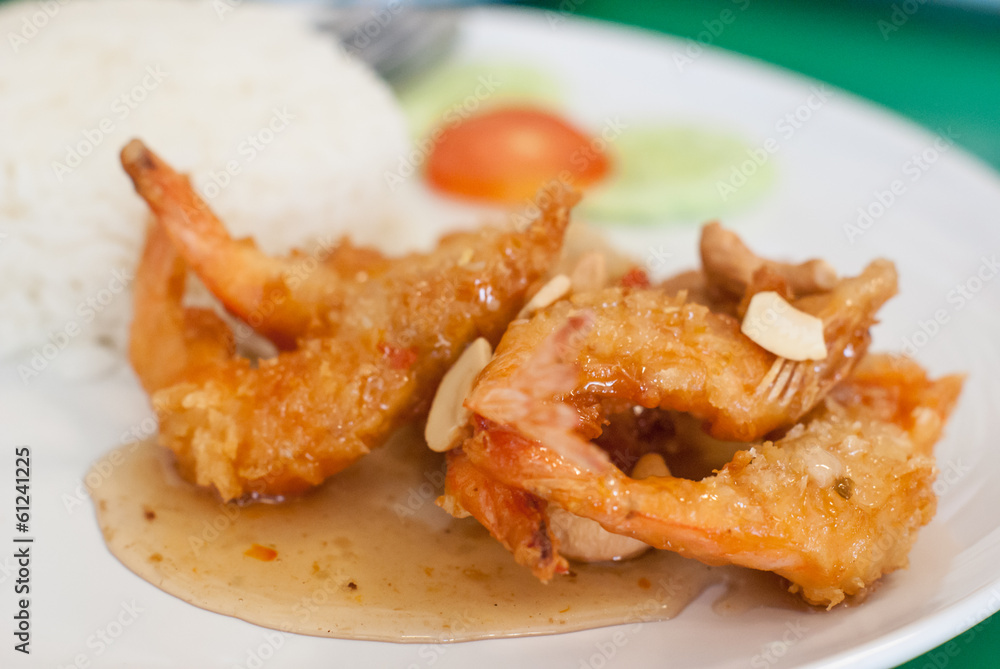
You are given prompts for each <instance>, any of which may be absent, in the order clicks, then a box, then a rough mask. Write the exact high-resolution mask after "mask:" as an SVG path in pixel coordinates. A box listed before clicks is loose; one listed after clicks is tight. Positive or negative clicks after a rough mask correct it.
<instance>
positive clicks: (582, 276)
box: [570, 251, 608, 293]
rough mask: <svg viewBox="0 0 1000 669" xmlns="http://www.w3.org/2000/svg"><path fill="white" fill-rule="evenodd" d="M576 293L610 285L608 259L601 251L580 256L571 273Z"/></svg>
mask: <svg viewBox="0 0 1000 669" xmlns="http://www.w3.org/2000/svg"><path fill="white" fill-rule="evenodd" d="M570 282H571V283H572V285H573V292H574V293H589V292H592V291H595V290H600V289H601V288H604V286H606V285H608V261H607V259H606V258H605V257H604V254H603V253H601V252H600V251H590V252H588V253H584V254H583V255H582V256H580V259H579V260H578V261H577V262H576V267H574V268H573V273H572V274H571V275H570Z"/></svg>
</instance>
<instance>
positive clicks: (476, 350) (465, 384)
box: [424, 337, 493, 453]
mask: <svg viewBox="0 0 1000 669" xmlns="http://www.w3.org/2000/svg"><path fill="white" fill-rule="evenodd" d="M492 357H493V348H492V347H491V346H490V343H489V342H488V341H486V340H485V339H483V338H482V337H480V338H479V339H477V340H476V341H474V342H472V343H471V344H470V345H469V347H468V348H467V349H465V351H463V352H462V355H460V356H459V357H458V360H456V361H455V364H454V365H452V366H451V369H449V370H448V372H447V373H446V374H445V375H444V378H442V379H441V385H439V386H438V389H437V392H436V393H435V394H434V400H433V401H432V402H431V410H430V413H428V414H427V426H426V427H425V428H424V439H426V440H427V445H428V446H429V447H430V449H431V450H432V451H437V452H438V453H444V452H445V451H450V450H451V449H453V448H455V447H456V446H458V445H459V444H461V442H462V439H463V437H464V436H465V426H466V424H467V423H468V422H469V415H470V412H469V410H468V409H466V408H465V407H464V406H463V403H464V402H465V398H466V397H467V396H468V395H469V391H471V390H472V383H473V382H474V381H475V380H476V376H477V375H478V374H479V372H481V371H483V368H484V367H486V364H487V363H488V362H489V361H490V358H492Z"/></svg>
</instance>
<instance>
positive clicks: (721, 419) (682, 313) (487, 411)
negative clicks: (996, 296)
mask: <svg viewBox="0 0 1000 669" xmlns="http://www.w3.org/2000/svg"><path fill="white" fill-rule="evenodd" d="M895 292H896V272H895V269H894V268H893V266H892V264H891V263H889V262H887V261H884V260H879V261H875V262H873V263H872V264H871V265H869V266H868V267H867V268H866V269H865V270H864V272H862V273H861V274H860V275H859V276H857V277H853V278H848V279H843V280H841V281H840V282H838V283H837V285H836V286H834V288H833V289H832V290H830V291H828V292H825V293H820V294H815V295H811V296H808V297H804V298H801V299H799V300H796V301H794V302H793V303H792V306H794V307H796V308H797V309H800V310H802V311H804V312H806V313H809V314H812V315H814V316H816V317H818V318H819V319H820V320H822V322H823V332H824V338H825V340H826V345H827V348H828V351H829V352H828V355H827V356H826V358H824V359H822V360H807V361H802V362H792V361H789V360H786V359H784V358H780V357H778V356H776V355H775V354H773V353H770V352H768V351H766V350H765V349H763V348H761V347H760V346H758V345H757V344H755V343H753V342H752V341H751V340H750V339H748V338H747V337H746V336H744V335H743V334H742V333H741V332H740V322H739V321H737V320H736V319H735V318H733V317H731V316H729V315H728V314H724V313H716V312H713V311H711V310H709V308H708V307H705V306H703V305H701V304H696V303H692V302H689V301H687V300H686V298H685V295H684V294H683V293H682V294H679V295H670V294H667V293H664V292H663V291H661V290H657V289H641V290H635V289H628V288H621V287H616V288H608V289H604V290H601V291H598V292H595V293H585V294H580V295H574V296H572V297H571V298H569V299H568V300H564V301H562V302H559V303H557V304H554V305H552V306H550V307H549V308H548V309H546V310H545V311H543V312H541V313H539V314H538V315H537V316H535V317H534V318H533V319H531V320H530V321H515V322H514V323H512V324H511V326H510V328H509V329H508V331H507V334H506V335H505V336H504V338H503V341H502V342H501V343H500V347H499V348H498V349H497V352H496V355H495V357H494V359H493V361H492V362H491V363H490V364H489V366H488V367H487V368H486V369H485V370H484V371H483V373H482V375H481V376H480V378H479V382H478V383H477V385H476V387H475V388H474V389H473V391H472V394H471V395H470V396H469V398H468V400H467V406H469V407H470V408H471V409H472V410H473V411H475V412H477V413H479V414H480V415H481V416H483V417H484V418H487V419H489V420H492V421H494V422H497V423H500V424H503V423H507V422H509V418H510V416H509V415H508V414H507V413H506V412H507V411H509V410H510V407H512V406H513V405H514V404H516V388H514V387H512V385H511V377H512V376H515V375H518V374H520V375H524V374H529V373H534V374H537V371H532V370H537V365H533V364H530V361H531V360H532V358H533V357H534V356H536V354H537V355H542V353H539V349H540V347H541V345H542V342H543V341H544V340H545V339H546V337H548V336H549V335H551V334H552V333H554V332H558V331H559V330H560V328H562V327H563V326H564V325H565V324H566V323H568V322H570V321H571V320H573V319H574V318H576V319H583V320H586V321H587V323H586V325H585V327H583V328H582V329H581V328H577V329H576V330H575V331H574V332H572V333H571V334H570V335H567V336H570V337H572V338H574V339H577V340H579V341H578V342H577V350H578V351H579V355H578V356H577V358H576V359H575V360H574V363H575V367H574V370H575V371H574V374H577V375H578V376H577V383H576V384H575V385H574V386H573V387H572V388H571V389H569V390H568V391H567V393H566V394H565V395H562V396H561V397H560V401H563V402H565V403H566V404H568V405H571V406H572V407H573V409H574V412H575V414H576V416H577V417H578V419H579V422H578V424H577V425H576V429H577V431H578V432H579V433H580V434H581V435H582V436H583V437H585V438H587V439H593V438H595V437H597V436H598V435H599V434H600V433H601V426H602V424H603V422H604V419H605V417H606V416H607V415H608V414H609V413H613V412H616V411H617V410H618V409H619V408H622V407H627V406H632V405H638V406H641V407H645V408H654V407H655V408H660V409H670V410H674V411H683V412H687V413H690V414H692V415H694V416H695V417H697V418H699V419H701V420H702V421H704V422H705V426H706V430H707V431H708V432H709V434H711V435H712V436H714V437H716V438H719V439H731V440H737V441H752V440H754V439H759V438H760V437H762V436H763V435H765V434H767V433H768V432H770V431H771V430H774V429H776V428H781V427H787V426H789V425H791V424H792V423H794V422H795V421H796V420H797V419H798V418H800V417H801V416H802V415H804V414H805V413H806V412H807V411H809V410H810V409H811V408H812V407H813V406H814V405H815V404H816V402H817V401H819V400H820V399H821V398H822V397H823V396H824V395H825V394H826V392H827V391H828V390H829V389H830V388H831V387H833V385H834V384H836V383H837V382H838V381H839V380H841V379H842V378H844V377H845V376H846V375H847V374H848V372H849V371H850V369H851V367H852V366H853V365H854V363H855V362H856V361H857V359H858V358H859V357H860V356H861V355H863V354H864V352H865V351H866V350H867V348H868V344H869V341H870V336H869V333H868V328H869V326H870V325H871V324H872V323H873V322H874V320H875V313H876V311H877V310H878V308H879V307H881V306H882V304H883V303H884V302H885V301H886V300H888V299H889V298H890V297H892V296H893V295H894V294H895ZM583 315H585V316H583ZM538 383H540V382H539V381H538V380H535V381H532V382H530V383H526V384H524V385H525V386H531V387H537V386H538ZM501 396H503V397H502V398H501ZM521 399H522V400H523V401H525V402H528V401H531V398H528V397H526V396H525V397H522V398H521ZM563 454H564V455H568V456H569V457H572V454H571V453H563ZM581 456H582V457H589V456H587V455H585V454H581Z"/></svg>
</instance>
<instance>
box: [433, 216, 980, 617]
mask: <svg viewBox="0 0 1000 669" xmlns="http://www.w3.org/2000/svg"><path fill="white" fill-rule="evenodd" d="M706 230H707V232H708V233H710V234H709V236H710V237H711V236H714V237H715V238H719V236H720V229H719V228H717V227H714V226H710V227H709V228H707V229H706ZM723 237H724V241H726V244H727V245H729V246H732V245H733V243H735V242H733V239H734V238H733V237H732V236H731V235H728V234H727V235H724V236H723ZM736 242H738V239H737V240H736ZM738 246H739V247H740V248H741V249H743V250H744V251H746V253H744V255H745V256H746V255H747V254H748V253H749V251H748V250H746V247H745V246H742V242H738ZM709 247H711V244H710V245H709ZM704 250H705V240H704V238H703V251H704ZM748 258H749V260H748ZM724 260H725V259H724V258H721V257H718V254H716V257H715V258H714V260H713V263H714V265H713V264H712V263H707V262H706V266H705V268H704V270H703V271H702V272H697V273H688V274H685V275H683V276H681V277H678V278H676V279H674V280H668V282H667V283H665V284H663V285H661V286H660V287H658V288H628V287H624V286H619V287H616V288H609V289H604V290H601V291H597V292H592V293H585V294H580V295H574V296H572V297H570V298H569V299H567V300H564V301H562V302H560V303H557V304H554V305H552V306H550V307H549V308H547V309H546V310H544V311H542V312H540V313H539V314H537V315H536V316H535V317H534V318H533V319H531V320H530V321H517V322H515V323H513V324H512V325H511V327H510V328H509V329H508V331H507V333H506V334H505V336H504V338H503V340H502V341H501V343H500V345H499V346H498V348H497V351H496V355H495V357H494V359H493V361H492V362H491V363H490V364H489V365H488V366H487V367H486V368H485V369H484V370H483V372H482V373H481V374H480V376H479V378H478V379H477V382H476V385H475V386H474V388H473V390H472V392H471V393H470V395H469V397H468V398H467V401H466V406H467V407H468V408H469V409H470V410H472V412H473V417H472V424H473V426H474V433H473V435H472V436H471V437H470V438H469V439H467V440H466V441H465V442H464V443H463V445H462V448H461V453H460V454H459V453H455V454H453V455H451V456H450V460H449V462H450V463H452V462H453V463H456V464H459V463H460V465H461V467H462V468H463V469H465V470H470V469H471V470H473V471H475V472H476V476H477V477H478V478H477V479H476V485H475V486H474V487H473V488H466V489H461V488H460V485H461V483H462V477H455V478H454V480H453V481H452V482H451V484H450V485H449V486H448V488H447V497H446V505H445V506H446V508H449V507H450V508H452V510H454V509H455V508H460V509H464V510H467V511H468V512H470V513H471V514H472V515H474V516H475V517H477V518H478V519H480V522H483V524H484V525H486V526H487V528H488V529H489V530H490V532H491V533H492V534H493V535H494V536H496V537H498V538H500V539H501V541H503V543H504V545H506V546H507V547H508V548H509V549H510V550H511V552H512V553H513V555H514V558H515V560H516V561H518V562H519V563H520V564H522V565H524V566H526V567H528V568H529V569H531V570H532V571H533V572H534V573H535V574H536V575H538V576H539V577H540V578H542V579H543V580H544V579H545V578H546V577H548V576H550V575H551V573H552V572H551V571H550V570H548V568H547V564H546V563H545V562H542V561H540V560H539V559H538V556H537V555H536V554H532V553H531V552H529V551H527V550H524V547H523V546H520V545H519V544H518V539H519V538H520V539H522V540H526V539H527V538H532V537H536V536H538V534H539V533H540V532H543V531H547V527H548V519H547V516H546V509H548V508H552V506H551V505H554V506H555V507H558V508H561V509H563V510H565V511H568V512H570V513H573V514H576V515H578V516H581V517H584V518H589V519H592V520H595V521H597V522H598V523H600V524H601V525H602V526H603V527H604V528H605V529H606V530H608V531H610V532H616V533H619V534H623V535H627V536H631V537H634V538H637V539H639V540H641V541H643V542H646V543H648V544H650V545H653V546H655V547H658V548H662V549H668V550H672V551H676V552H678V553H680V554H682V555H685V556H689V557H693V558H696V559H699V560H702V561H704V562H706V563H709V564H736V565H741V566H746V567H751V568H755V569H761V570H767V571H774V572H777V573H779V574H781V575H782V576H784V577H785V578H787V579H788V580H789V581H791V583H792V586H791V587H792V590H793V591H798V592H801V593H802V595H803V597H804V598H805V599H806V600H807V601H809V602H811V603H814V604H820V605H826V606H832V605H834V604H836V603H838V602H840V601H842V600H843V598H844V597H845V596H847V595H853V594H858V593H860V592H862V591H864V590H865V589H866V588H867V587H869V586H870V585H871V584H872V583H874V582H876V581H877V580H878V579H879V578H880V577H881V576H882V575H883V574H885V573H888V572H890V571H892V570H894V569H898V568H901V567H905V566H906V563H907V557H906V556H907V553H908V551H909V548H910V546H911V545H912V542H913V540H914V538H915V536H916V531H917V530H918V529H919V528H920V527H921V526H923V525H924V524H926V523H927V522H928V521H929V520H930V518H931V516H932V515H933V513H934V509H935V504H936V498H935V496H934V493H933V489H932V483H933V480H934V476H935V475H936V470H935V466H934V459H933V456H932V453H931V450H932V446H933V444H934V442H935V441H936V440H937V439H938V437H939V436H940V432H941V429H942V427H943V425H944V423H945V421H946V419H947V417H948V414H949V412H950V411H951V409H952V407H953V405H954V403H955V401H956V398H957V396H958V394H959V392H960V389H961V384H962V380H961V378H960V377H956V376H953V377H946V378H944V379H941V380H940V381H930V380H929V379H928V378H927V377H926V375H925V374H924V372H923V370H922V369H921V368H920V367H919V366H918V365H916V364H915V363H913V362H911V361H909V360H907V359H904V358H891V357H888V356H866V351H867V348H868V345H869V342H870V337H869V332H868V329H869V327H870V325H871V324H872V323H874V322H875V315H876V312H877V310H878V309H879V307H881V305H882V304H883V303H884V302H885V301H886V300H887V299H889V298H890V297H891V296H892V295H894V294H895V291H896V274H895V270H894V268H893V266H892V264H891V263H889V262H887V261H883V260H879V261H875V262H873V263H871V264H870V265H869V266H868V267H867V268H866V269H865V270H864V271H863V272H862V273H861V274H860V275H859V276H857V277H853V278H846V279H840V280H835V279H833V278H832V275H831V273H830V272H828V271H827V270H826V268H825V266H824V265H821V264H820V263H819V262H818V261H810V262H809V263H803V264H801V265H794V266H793V265H781V264H777V263H770V262H769V261H763V260H761V259H758V258H756V256H752V257H751V256H747V257H745V258H744V260H745V261H747V262H743V263H742V265H741V267H740V268H739V269H740V276H739V282H738V283H737V282H730V283H731V285H730V284H726V283H725V279H726V275H727V274H733V271H731V270H732V269H733V268H732V267H729V266H727V265H726V263H725V262H724ZM750 260H752V261H753V263H750ZM749 264H755V266H754V267H749V268H748V267H747V265H749ZM817 267H820V268H822V269H823V272H822V273H821V274H822V278H823V282H827V283H825V287H824V286H820V285H818V282H817V281H814V280H813V279H810V280H809V281H805V282H803V281H801V280H800V279H801V277H798V278H796V279H795V280H794V281H793V280H792V279H791V278H790V275H789V273H791V274H803V275H804V274H805V273H806V271H808V272H810V273H813V270H814V269H815V268H817ZM804 268H805V269H804ZM744 270H746V271H744ZM810 276H812V274H810ZM796 281H798V283H796ZM830 282H832V283H830ZM793 284H794V285H793ZM730 288H731V289H730ZM737 288H738V289H737ZM758 290H777V291H779V292H781V293H783V294H785V295H787V296H788V297H789V298H790V299H792V304H793V306H795V307H796V308H798V309H800V310H802V311H804V312H806V313H810V314H813V315H815V316H817V317H818V318H819V319H820V320H821V321H822V322H823V328H824V339H825V341H826V345H827V349H828V355H827V357H826V358H824V359H822V360H816V361H804V362H800V363H794V362H791V361H788V360H784V359H782V358H778V357H777V356H775V355H774V354H772V353H769V352H768V351H766V350H764V349H763V348H761V347H759V346H757V345H756V344H755V343H753V342H752V341H751V340H750V339H749V338H748V337H746V336H745V335H743V334H742V333H741V332H740V325H741V323H740V321H739V320H737V318H736V317H735V314H737V313H738V312H739V311H740V305H741V304H743V303H745V302H746V301H747V298H748V296H749V295H750V294H752V293H754V292H756V291H758ZM739 291H743V292H742V293H740V292H739ZM796 294H797V295H798V296H799V297H798V298H797V299H796V298H795V296H796ZM762 326H763V325H762ZM859 361H860V362H859ZM636 407H639V408H640V411H639V413H636V412H634V411H633V409H634V408H636ZM674 412H683V413H681V414H675V413H674ZM671 416H675V417H674V418H671ZM685 416H688V417H693V419H695V420H697V421H699V422H700V423H701V427H702V429H703V430H704V431H705V432H706V433H708V434H710V435H711V436H712V437H714V438H717V439H726V440H732V441H735V442H744V443H745V444H746V445H745V446H744V447H742V448H739V449H737V450H736V451H735V456H734V457H733V458H732V460H731V461H730V462H729V463H728V464H726V465H724V466H721V469H720V470H718V471H716V472H714V473H713V474H712V475H709V476H707V477H705V478H701V477H702V476H704V474H699V475H698V478H700V480H693V479H689V478H681V477H677V476H663V477H652V478H648V479H643V480H635V479H632V478H630V477H629V476H628V475H627V472H628V471H630V468H631V466H630V463H632V462H634V461H635V459H636V457H637V456H638V455H639V454H641V453H643V452H649V451H651V450H652V451H655V450H656V449H657V448H659V447H658V446H657V445H656V443H657V440H660V443H661V444H663V443H666V442H667V441H670V440H674V442H675V443H676V441H677V440H678V439H680V440H682V441H683V440H684V439H685V438H686V437H685V436H684V433H685V432H690V429H689V428H686V427H684V426H685V424H686V423H687V422H688V421H689V420H690V418H687V419H685V420H681V419H683V418H685ZM624 417H628V419H629V420H625V419H624ZM800 421H801V422H800ZM680 428H684V429H680ZM768 437H771V439H774V441H763V440H764V439H766V438H768ZM637 440H639V441H637ZM640 442H641V443H640ZM747 442H750V443H747ZM686 447H687V448H688V450H690V449H691V448H694V449H696V450H697V449H698V448H699V446H698V443H697V441H695V442H692V443H691V444H686ZM694 459H697V457H695V458H694ZM470 478H471V477H470ZM490 478H492V479H494V480H495V483H494V485H492V486H491V485H488V484H485V483H484V482H483V481H484V480H485V481H488V480H489V479H490ZM512 491H520V492H521V493H528V494H531V495H535V496H536V497H537V498H538V501H537V502H536V503H535V504H534V505H529V503H528V502H527V501H525V500H523V499H520V498H518V499H519V501H518V504H517V505H514V504H510V503H509V502H508V500H510V499H512V498H513V497H512V495H513V493H512ZM476 498H478V499H476ZM526 506H531V508H533V509H541V514H538V513H537V512H535V513H533V514H531V515H524V514H521V512H520V509H521V508H523V507H526ZM483 507H486V508H490V509H491V513H490V514H489V516H488V517H487V518H485V519H484V518H482V517H481V516H482V515H484V514H482V513H479V512H477V510H478V509H481V508H483ZM497 507H500V508H504V509H505V510H504V512H503V513H500V512H498V511H496V508H497ZM519 514H521V515H519ZM532 523H534V524H532ZM551 560H552V558H547V561H548V562H551Z"/></svg>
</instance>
